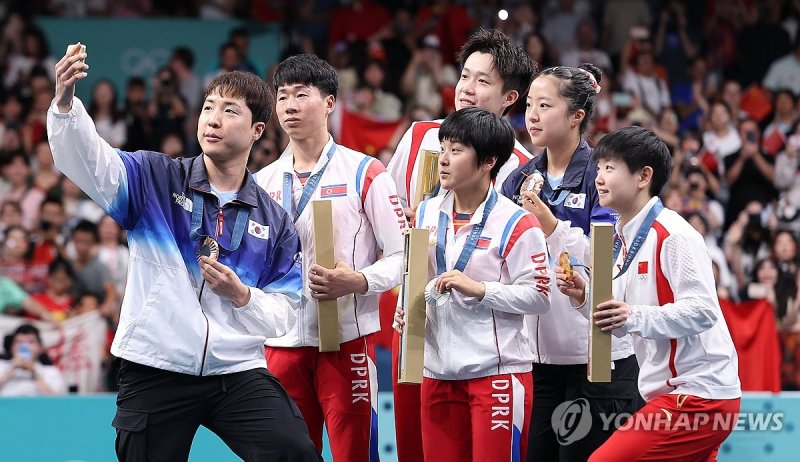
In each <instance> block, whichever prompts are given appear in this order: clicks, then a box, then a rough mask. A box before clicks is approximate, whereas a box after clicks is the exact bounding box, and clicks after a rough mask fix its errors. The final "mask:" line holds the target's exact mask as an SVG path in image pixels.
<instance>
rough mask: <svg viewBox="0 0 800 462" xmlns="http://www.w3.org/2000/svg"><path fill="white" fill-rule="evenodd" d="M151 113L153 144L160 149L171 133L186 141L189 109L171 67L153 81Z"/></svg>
mask: <svg viewBox="0 0 800 462" xmlns="http://www.w3.org/2000/svg"><path fill="white" fill-rule="evenodd" d="M237 53H238V52H237ZM149 112H150V117H152V119H153V132H152V136H153V139H152V140H151V144H153V145H155V146H157V147H160V146H161V142H162V141H163V140H164V137H165V136H166V135H167V134H170V133H175V134H178V135H179V136H181V137H184V139H185V136H186V118H187V115H188V107H187V105H186V100H184V99H183V97H182V96H181V93H180V88H179V83H178V78H177V77H176V76H175V72H173V71H172V69H171V68H169V67H166V66H165V67H162V68H161V69H159V70H158V72H157V73H156V75H155V77H154V79H153V99H152V100H151V101H150V108H149Z"/></svg>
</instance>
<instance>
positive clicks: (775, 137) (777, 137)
mask: <svg viewBox="0 0 800 462" xmlns="http://www.w3.org/2000/svg"><path fill="white" fill-rule="evenodd" d="M785 146H786V135H784V134H783V130H781V129H780V127H778V126H777V125H774V126H773V127H772V129H770V131H769V133H766V134H765V135H764V139H763V140H761V148H762V149H763V150H764V151H765V152H766V153H767V154H769V155H771V156H774V155H775V154H777V153H778V152H780V151H781V149H783V148H784V147H785Z"/></svg>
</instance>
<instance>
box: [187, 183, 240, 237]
mask: <svg viewBox="0 0 800 462" xmlns="http://www.w3.org/2000/svg"><path fill="white" fill-rule="evenodd" d="M204 209H205V201H204V199H203V194H200V192H198V191H193V192H192V227H191V228H189V236H190V237H191V238H192V240H199V239H200V238H201V237H204V236H205V235H204V234H200V226H201V225H202V224H203V211H204ZM249 217H250V209H249V208H248V207H239V212H238V213H237V214H236V223H234V225H233V235H232V236H231V243H230V248H225V247H223V246H222V244H220V243H217V244H219V246H220V247H222V248H223V249H225V250H228V251H229V252H233V251H234V250H236V249H238V248H239V244H241V243H242V236H243V235H244V228H245V227H246V226H247V219H248V218H249ZM218 237H219V236H214V238H215V239H216V238H218Z"/></svg>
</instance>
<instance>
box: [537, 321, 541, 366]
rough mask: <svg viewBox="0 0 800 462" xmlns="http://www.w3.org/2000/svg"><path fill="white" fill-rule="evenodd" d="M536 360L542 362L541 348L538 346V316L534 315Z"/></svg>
mask: <svg viewBox="0 0 800 462" xmlns="http://www.w3.org/2000/svg"><path fill="white" fill-rule="evenodd" d="M536 362H537V363H541V362H542V350H541V347H540V346H539V316H536Z"/></svg>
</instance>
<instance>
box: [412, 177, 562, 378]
mask: <svg viewBox="0 0 800 462" xmlns="http://www.w3.org/2000/svg"><path fill="white" fill-rule="evenodd" d="M488 193H489V194H487V199H488V198H489V195H490V194H497V193H496V192H495V191H494V190H492V189H490V190H489V191H488ZM453 203H454V197H453V194H452V193H446V194H445V195H442V196H437V197H434V198H432V199H428V200H426V201H423V202H422V203H421V204H420V206H419V207H418V208H417V214H416V219H417V221H416V223H417V227H419V228H427V229H428V230H430V232H431V241H430V242H431V244H432V245H431V246H430V250H429V259H428V261H429V265H428V270H429V276H430V278H431V279H433V278H434V277H436V240H437V232H436V230H437V228H438V225H439V220H440V215H442V216H443V217H444V218H445V219H446V220H447V234H446V239H445V240H446V246H445V260H446V262H447V263H446V270H448V271H449V270H452V269H453V268H454V266H455V264H456V261H457V260H458V258H459V256H460V255H461V250H462V249H463V247H464V245H465V243H466V241H467V238H468V236H469V234H470V232H471V231H472V229H473V227H474V226H476V225H478V224H479V223H480V222H481V220H482V218H483V210H484V207H485V205H486V200H484V202H483V203H482V204H481V205H480V206H479V207H478V209H477V210H476V211H475V213H474V214H473V216H472V220H471V221H470V222H469V224H466V225H463V226H462V227H461V228H460V229H459V230H458V232H457V233H454V232H453V230H454V227H453V220H452V216H453ZM464 274H465V275H466V276H468V277H470V278H471V279H473V280H476V281H480V282H483V283H484V285H485V287H486V294H485V296H484V297H483V299H482V300H478V299H477V298H475V297H469V296H466V295H463V294H461V293H459V292H458V291H456V290H453V291H452V293H451V295H450V298H449V301H448V302H447V304H446V305H445V306H443V307H439V308H437V307H434V306H430V305H429V306H428V307H427V323H426V327H425V369H424V376H425V377H429V378H434V379H439V380H466V379H473V378H478V377H487V376H491V375H497V374H511V373H523V372H529V371H530V370H531V368H532V366H531V364H532V363H533V352H532V350H531V346H530V336H529V333H528V328H527V327H526V325H525V318H526V316H525V315H527V314H543V313H545V312H547V310H549V309H550V273H549V270H548V264H547V245H546V244H545V238H544V233H543V232H542V229H541V226H540V224H539V220H537V219H536V217H535V216H533V215H532V214H530V213H528V212H526V211H525V210H523V209H522V208H520V207H519V206H517V205H516V204H514V203H513V202H512V201H511V200H510V199H507V198H506V197H504V196H502V195H501V194H497V203H496V205H495V206H494V208H493V209H492V210H491V213H490V215H489V217H488V220H487V222H486V225H485V227H484V229H483V231H482V232H481V234H480V238H479V239H478V241H477V245H476V248H475V251H474V252H473V253H472V257H471V258H470V259H469V262H468V263H467V266H466V267H465V268H464Z"/></svg>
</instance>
